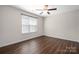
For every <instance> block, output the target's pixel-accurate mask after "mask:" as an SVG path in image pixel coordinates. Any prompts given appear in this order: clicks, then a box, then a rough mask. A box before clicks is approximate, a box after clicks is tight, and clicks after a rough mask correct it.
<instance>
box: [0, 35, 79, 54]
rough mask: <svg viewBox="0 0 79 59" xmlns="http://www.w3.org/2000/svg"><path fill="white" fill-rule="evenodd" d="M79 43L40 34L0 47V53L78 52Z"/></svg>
mask: <svg viewBox="0 0 79 59" xmlns="http://www.w3.org/2000/svg"><path fill="white" fill-rule="evenodd" d="M78 53H79V43H78V42H73V41H68V40H64V39H58V38H53V37H47V36H41V37H37V38H33V39H30V40H27V41H23V42H20V43H16V44H13V45H9V46H6V47H2V48H0V54H78Z"/></svg>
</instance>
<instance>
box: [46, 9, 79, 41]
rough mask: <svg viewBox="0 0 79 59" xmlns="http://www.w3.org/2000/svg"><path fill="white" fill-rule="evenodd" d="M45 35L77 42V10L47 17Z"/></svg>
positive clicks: (78, 39) (78, 34) (78, 23)
mask: <svg viewBox="0 0 79 59" xmlns="http://www.w3.org/2000/svg"><path fill="white" fill-rule="evenodd" d="M44 23H45V28H44V29H45V35H46V36H51V37H56V38H61V39H67V40H71V41H77V42H79V10H74V11H71V12H67V13H61V14H56V15H54V14H53V15H52V16H49V17H47V18H46V19H45V22H44Z"/></svg>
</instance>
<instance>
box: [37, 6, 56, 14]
mask: <svg viewBox="0 0 79 59" xmlns="http://www.w3.org/2000/svg"><path fill="white" fill-rule="evenodd" d="M36 10H37V11H41V13H40V14H43V13H44V12H46V13H47V14H50V11H53V10H57V8H49V5H44V7H43V9H36Z"/></svg>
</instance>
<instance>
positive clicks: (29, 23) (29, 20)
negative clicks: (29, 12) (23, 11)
mask: <svg viewBox="0 0 79 59" xmlns="http://www.w3.org/2000/svg"><path fill="white" fill-rule="evenodd" d="M36 31H37V19H36V18H33V17H30V16H25V15H22V33H31V32H36Z"/></svg>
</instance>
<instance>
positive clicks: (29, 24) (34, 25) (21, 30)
mask: <svg viewBox="0 0 79 59" xmlns="http://www.w3.org/2000/svg"><path fill="white" fill-rule="evenodd" d="M23 16H27V17H30V18H34V19H36V25H30V24H28V25H25V26H28V32H27V33H26V32H25V33H24V32H23V24H22V19H23V18H21V24H22V27H21V33H22V34H30V33H36V32H37V31H38V19H37V18H36V17H32V16H29V15H25V14H21V17H23ZM29 23H30V19H29ZM31 26H35V27H36V29H35V31H34V32H33V31H30V30H31V29H30V27H31Z"/></svg>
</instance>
